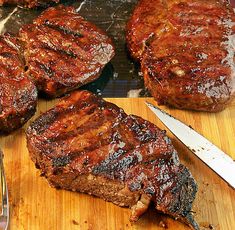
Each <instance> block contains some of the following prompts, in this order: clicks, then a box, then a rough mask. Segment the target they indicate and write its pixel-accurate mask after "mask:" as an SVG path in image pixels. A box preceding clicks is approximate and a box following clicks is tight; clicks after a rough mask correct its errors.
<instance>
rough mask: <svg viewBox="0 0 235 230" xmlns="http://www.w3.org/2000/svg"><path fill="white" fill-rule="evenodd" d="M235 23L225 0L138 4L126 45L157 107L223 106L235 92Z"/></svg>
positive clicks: (157, 0)
mask: <svg viewBox="0 0 235 230" xmlns="http://www.w3.org/2000/svg"><path fill="white" fill-rule="evenodd" d="M234 22H235V18H234V12H233V10H232V8H231V6H230V5H229V1H226V0H223V1H222V0H221V1H216V0H208V1H204V0H196V1H195V0H193V1H192V0H166V1H161V0H140V2H139V4H138V5H137V7H136V8H135V10H134V12H133V15H132V17H131V19H130V21H129V23H128V25H127V43H128V47H129V49H130V52H131V54H132V55H133V57H134V58H135V59H138V60H140V61H141V68H142V72H143V74H144V81H145V85H146V87H147V88H148V89H149V91H150V92H151V94H152V95H153V96H154V98H155V99H156V100H157V101H158V103H159V104H168V105H171V106H174V107H177V108H183V109H193V110H201V111H209V112H216V111H220V110H222V109H224V108H225V106H226V104H227V103H228V102H229V101H230V100H231V98H232V96H233V95H234V91H235V76H234V74H235V72H234V68H235V66H234V60H233V57H234V39H235V37H234V36H235V35H234V29H235V27H234Z"/></svg>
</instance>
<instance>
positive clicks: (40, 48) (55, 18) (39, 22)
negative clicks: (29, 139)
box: [19, 5, 114, 97]
mask: <svg viewBox="0 0 235 230" xmlns="http://www.w3.org/2000/svg"><path fill="white" fill-rule="evenodd" d="M19 34H20V37H21V39H22V40H23V42H24V43H25V58H26V65H27V66H28V71H27V74H28V76H29V77H30V78H32V80H33V81H34V82H35V84H36V86H37V88H38V89H39V91H42V92H43V93H45V94H46V95H48V96H50V97H56V96H60V95H62V94H64V93H66V92H68V91H71V90H73V89H75V88H78V87H80V86H82V85H84V84H87V83H89V82H91V81H93V80H95V79H97V78H98V77H99V75H100V73H101V71H102V69H103V68H104V66H105V65H106V64H107V63H108V62H109V61H110V60H111V58H112V57H113V56H114V47H113V45H112V42H111V39H109V38H108V37H107V35H106V34H105V33H104V32H103V31H102V30H101V29H99V28H97V27H96V26H95V25H93V24H92V23H90V22H87V21H86V20H85V19H84V18H82V17H81V16H80V15H78V14H77V13H76V12H75V9H74V8H73V7H65V6H62V5H60V6H58V7H55V8H53V7H51V8H48V9H47V10H46V11H44V12H43V13H42V14H41V15H40V16H39V17H38V18H37V19H35V20H34V22H33V24H29V25H25V26H24V27H23V28H21V30H20V33H19Z"/></svg>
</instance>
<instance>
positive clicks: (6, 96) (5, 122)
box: [0, 35, 37, 133]
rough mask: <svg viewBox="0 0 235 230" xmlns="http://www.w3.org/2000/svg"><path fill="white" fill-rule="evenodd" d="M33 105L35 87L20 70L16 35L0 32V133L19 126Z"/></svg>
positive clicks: (31, 114)
mask: <svg viewBox="0 0 235 230" xmlns="http://www.w3.org/2000/svg"><path fill="white" fill-rule="evenodd" d="M36 105H37V90H36V87H35V86H34V84H33V83H32V82H31V81H30V80H29V79H28V78H27V76H26V75H25V74H24V65H23V62H22V60H21V57H20V56H19V46H18V42H17V39H15V38H13V37H11V36H9V35H5V36H0V133H9V132H11V131H12V130H14V129H17V128H19V127H21V126H22V125H23V124H24V123H25V122H26V121H27V120H28V119H29V118H30V117H31V116H33V114H34V113H35V110H36Z"/></svg>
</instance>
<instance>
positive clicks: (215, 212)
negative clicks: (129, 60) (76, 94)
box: [0, 98, 235, 230]
mask: <svg viewBox="0 0 235 230" xmlns="http://www.w3.org/2000/svg"><path fill="white" fill-rule="evenodd" d="M108 100H109V101H111V102H113V103H115V104H117V105H118V106H120V107H122V108H123V109H124V110H125V111H126V112H127V113H128V114H130V113H131V114H136V115H139V116H142V117H143V118H145V119H147V120H149V121H151V122H153V123H155V124H156V125H158V126H159V127H161V128H164V126H163V125H162V124H161V122H160V121H159V120H158V119H157V118H156V117H155V116H154V115H153V114H152V112H151V111H150V110H149V109H148V108H147V107H146V106H145V104H144V102H145V99H144V98H139V99H138V98H133V99H128V98H122V99H118V98H116V99H108ZM147 100H148V101H150V102H153V103H154V101H153V99H151V98H148V99H147ZM54 103H55V101H50V102H49V101H43V100H40V101H39V105H38V109H37V113H36V114H35V116H34V117H33V118H32V119H31V121H32V120H34V119H35V118H36V117H37V116H38V115H39V114H40V113H42V112H44V111H46V110H47V109H49V108H50V107H51V106H52V105H53V104H54ZM162 108H163V109H165V110H166V111H168V112H170V113H171V114H172V115H173V116H175V117H176V118H179V119H180V120H182V121H184V122H185V123H186V124H188V125H191V126H192V127H193V128H194V129H195V130H197V131H198V132H200V133H202V134H203V135H204V136H206V137H207V138H208V139H209V140H211V141H212V142H213V143H214V144H216V145H217V146H218V147H220V148H221V149H222V150H223V151H225V152H226V153H227V154H229V155H231V156H232V157H233V159H235V102H233V103H232V104H230V106H229V107H228V108H227V109H225V110H224V111H223V112H220V113H201V112H192V111H182V110H176V109H169V108H166V107H162ZM28 124H29V122H28V123H27V124H26V125H25V126H24V127H23V128H22V129H19V130H17V131H15V132H13V133H12V134H11V135H8V136H5V137H0V147H1V148H2V150H3V151H4V154H5V158H4V165H5V171H6V177H7V183H8V188H9V196H10V229H11V230H15V229H17V230H23V229H24V230H28V229H29V230H39V229H40V230H42V229H43V230H44V229H46V230H47V229H53V230H54V229H55V230H60V229H61V230H70V229H71V230H73V229H78V230H80V229H81V230H86V229H89V230H114V229H115V230H116V229H117V230H124V229H135V230H140V229H148V230H152V229H164V225H165V228H168V229H188V227H187V226H184V225H183V224H180V223H179V222H177V221H174V220H172V219H170V218H168V217H165V216H164V215H159V214H158V213H157V212H156V211H155V210H154V208H151V209H150V210H149V211H148V212H147V213H146V214H145V215H144V216H143V217H142V218H141V219H140V220H139V221H138V222H137V223H136V224H130V222H129V215H130V210H129V209H127V208H120V207H118V206H116V205H114V204H112V203H109V202H105V201H103V200H101V199H99V198H95V197H92V196H89V195H86V194H79V193H74V192H69V191H63V190H56V189H54V188H51V187H50V186H49V185H48V183H47V181H46V179H45V178H43V177H40V172H39V171H38V170H37V169H36V168H35V166H34V164H33V163H32V162H31V160H30V158H29V156H28V151H27V148H26V141H25V135H24V131H25V129H26V128H27V126H28ZM168 135H169V136H170V137H172V140H173V144H174V145H175V147H176V149H177V150H178V152H179V156H180V159H181V161H182V162H183V163H184V164H185V165H186V166H188V167H189V169H190V170H191V172H192V174H193V176H194V177H195V179H196V180H197V182H198V187H199V191H198V193H197V198H196V200H195V203H194V207H193V211H194V212H195V219H196V220H197V222H198V223H199V225H200V227H201V229H212V228H213V229H224V230H230V229H231V230H233V229H235V190H233V189H232V188H230V187H229V186H228V185H227V184H226V183H225V182H224V181H223V180H221V179H220V178H219V177H218V176H217V175H216V174H215V173H214V172H212V171H211V170H210V169H209V168H208V167H207V166H205V165H204V164H203V163H202V162H201V161H200V160H198V159H197V158H196V157H195V156H193V154H192V153H191V152H190V151H188V150H187V149H186V148H185V147H184V146H183V145H182V144H181V143H180V142H179V141H178V140H176V139H175V138H174V137H173V136H172V135H171V134H170V132H168Z"/></svg>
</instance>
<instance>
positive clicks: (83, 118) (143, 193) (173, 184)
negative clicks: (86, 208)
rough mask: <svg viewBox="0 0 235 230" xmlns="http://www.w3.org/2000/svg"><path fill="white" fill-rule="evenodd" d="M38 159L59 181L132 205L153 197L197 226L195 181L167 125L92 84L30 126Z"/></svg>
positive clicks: (140, 208)
mask: <svg viewBox="0 0 235 230" xmlns="http://www.w3.org/2000/svg"><path fill="white" fill-rule="evenodd" d="M26 135H27V146H28V150H29V153H30V156H31V158H32V160H33V161H34V163H35V164H36V167H37V168H39V169H40V170H41V172H42V175H44V176H45V177H46V178H47V179H48V181H49V183H50V184H51V185H52V186H54V187H56V188H62V189H67V190H72V191H77V192H84V193H88V194H91V195H94V196H97V197H100V198H103V199H104V200H107V201H111V202H113V203H115V204H117V205H119V206H125V207H130V208H131V210H132V211H131V217H130V220H131V221H136V220H138V218H139V217H140V216H141V215H142V214H143V213H144V212H146V210H147V209H148V207H149V204H150V203H151V202H153V203H154V205H155V207H156V209H157V210H158V211H159V212H162V213H165V214H168V215H170V216H171V217H173V218H175V219H179V220H181V221H183V222H185V223H186V224H188V225H189V226H191V227H192V228H195V229H198V226H197V224H196V222H195V221H194V220H193V217H192V215H191V213H192V212H191V208H192V203H193V201H194V199H195V194H196V191H197V185H196V182H195V180H194V179H193V177H192V175H191V173H190V172H189V170H188V169H187V168H186V167H185V166H184V165H182V164H181V163H180V161H179V158H178V155H177V152H176V150H175V149H174V147H173V145H172V143H171V140H170V139H169V138H168V137H167V136H166V132H165V131H163V130H160V129H159V128H158V127H156V126H155V125H154V124H152V123H150V122H149V121H146V120H144V119H142V118H141V117H138V116H135V115H127V114H126V113H125V112H124V111H123V110H122V109H121V108H119V107H117V106H116V105H114V104H112V103H109V102H106V101H104V100H103V99H101V98H100V97H97V96H95V95H94V94H92V93H90V92H88V91H75V92H73V93H72V94H71V95H70V96H68V97H65V98H63V99H62V100H61V101H60V102H59V103H58V104H57V105H56V106H55V107H54V108H52V109H50V110H49V111H47V112H46V113H44V114H42V115H41V116H40V117H38V118H37V119H36V120H35V121H34V122H33V123H32V124H31V125H30V126H29V128H28V129H27V132H26Z"/></svg>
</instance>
